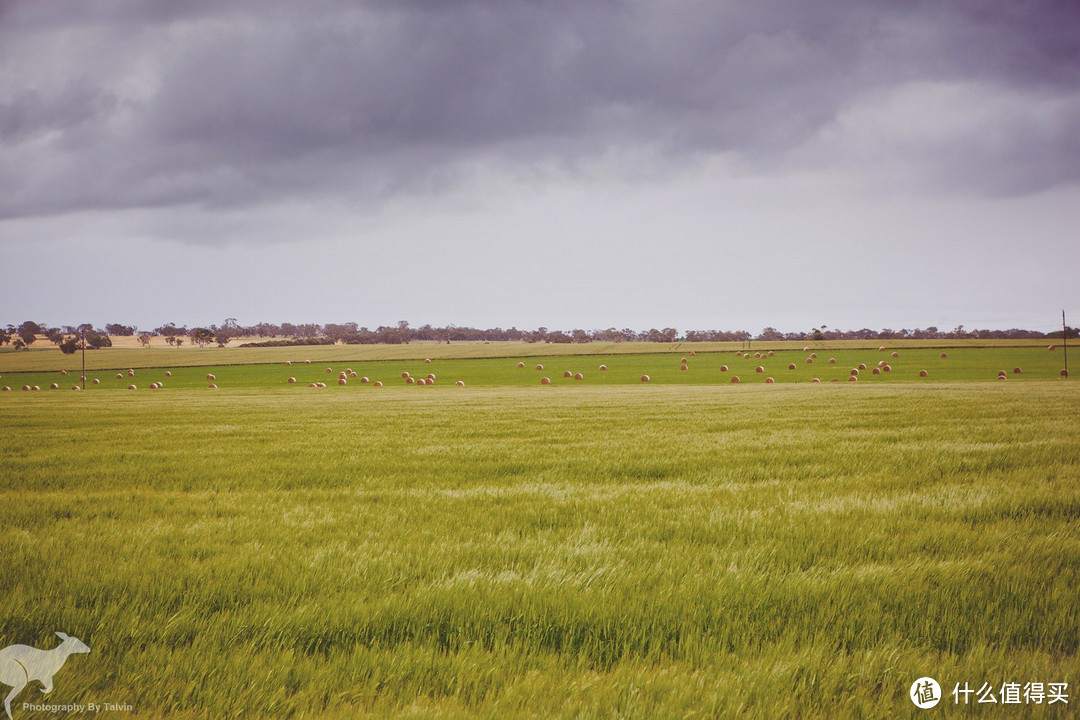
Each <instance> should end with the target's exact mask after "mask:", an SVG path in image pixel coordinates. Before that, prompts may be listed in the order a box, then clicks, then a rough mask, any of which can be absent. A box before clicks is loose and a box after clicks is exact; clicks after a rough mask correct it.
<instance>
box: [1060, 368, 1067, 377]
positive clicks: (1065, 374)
mask: <svg viewBox="0 0 1080 720" xmlns="http://www.w3.org/2000/svg"><path fill="white" fill-rule="evenodd" d="M1061 377H1063V378H1067V377H1069V371H1068V370H1067V369H1065V368H1062V369H1061Z"/></svg>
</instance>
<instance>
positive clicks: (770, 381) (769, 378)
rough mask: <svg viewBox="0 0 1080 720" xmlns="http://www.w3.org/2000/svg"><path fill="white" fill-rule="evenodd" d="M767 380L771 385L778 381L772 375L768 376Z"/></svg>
mask: <svg viewBox="0 0 1080 720" xmlns="http://www.w3.org/2000/svg"><path fill="white" fill-rule="evenodd" d="M765 382H766V383H768V384H770V385H771V384H772V383H775V382H776V381H775V380H773V379H772V378H771V377H767V378H765Z"/></svg>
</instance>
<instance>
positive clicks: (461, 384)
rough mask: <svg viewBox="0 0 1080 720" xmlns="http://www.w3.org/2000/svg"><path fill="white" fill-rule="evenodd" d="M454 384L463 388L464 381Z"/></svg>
mask: <svg viewBox="0 0 1080 720" xmlns="http://www.w3.org/2000/svg"><path fill="white" fill-rule="evenodd" d="M454 384H455V385H457V386H458V387H465V381H464V380H458V381H457V382H456V383H454Z"/></svg>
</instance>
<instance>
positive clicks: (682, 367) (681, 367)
mask: <svg viewBox="0 0 1080 720" xmlns="http://www.w3.org/2000/svg"><path fill="white" fill-rule="evenodd" d="M679 369H680V370H689V369H690V366H689V365H680V366H679Z"/></svg>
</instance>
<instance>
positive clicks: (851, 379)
mask: <svg viewBox="0 0 1080 720" xmlns="http://www.w3.org/2000/svg"><path fill="white" fill-rule="evenodd" d="M847 381H848V382H859V378H857V377H855V376H854V375H849V376H848V379H847Z"/></svg>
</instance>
